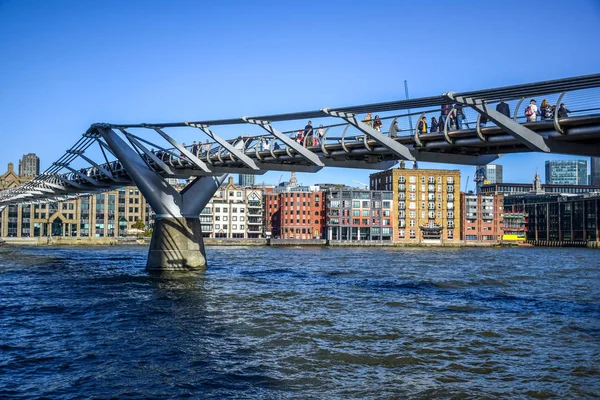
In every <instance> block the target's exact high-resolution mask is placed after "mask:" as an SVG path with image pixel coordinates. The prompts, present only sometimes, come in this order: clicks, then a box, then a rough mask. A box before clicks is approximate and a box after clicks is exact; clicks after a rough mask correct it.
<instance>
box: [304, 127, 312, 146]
mask: <svg viewBox="0 0 600 400" xmlns="http://www.w3.org/2000/svg"><path fill="white" fill-rule="evenodd" d="M304 137H305V138H306V140H305V141H306V147H311V146H312V145H313V126H312V121H308V124H306V126H305V127H304Z"/></svg>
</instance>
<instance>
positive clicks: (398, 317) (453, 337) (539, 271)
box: [0, 247, 600, 399]
mask: <svg viewBox="0 0 600 400" xmlns="http://www.w3.org/2000/svg"><path fill="white" fill-rule="evenodd" d="M145 257H146V249H144V248H139V247H110V248H85V247H77V248H69V247H55V248H52V247H40V248H12V247H11V248H8V247H3V248H0V287H1V289H0V290H1V291H0V300H1V301H0V317H1V318H0V398H16V399H19V398H81V397H84V398H126V399H142V398H143V399H146V398H219V399H220V398H234V399H235V398H240V399H242V398H243V399H245V398H249V397H258V398H274V399H281V398H299V397H300V398H360V399H379V398H403V397H413V398H440V397H441V398H484V399H485V398H490V399H493V398H506V397H518V398H526V397H530V398H548V397H559V398H598V397H600V368H598V365H600V274H599V272H600V263H599V262H598V252H597V251H592V250H587V249H403V248H393V249H385V248H383V249H354V248H349V249H335V248H263V247H260V248H256V247H252V248H246V247H236V248H218V247H212V248H209V249H208V258H209V259H210V261H211V264H210V267H209V269H208V270H207V271H206V272H205V273H201V274H185V275H171V276H162V277H161V276H153V275H148V274H147V273H145V271H144V269H143V266H144V264H145Z"/></svg>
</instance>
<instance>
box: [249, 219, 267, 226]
mask: <svg viewBox="0 0 600 400" xmlns="http://www.w3.org/2000/svg"><path fill="white" fill-rule="evenodd" d="M247 223H248V225H262V223H263V221H262V218H248V222H247Z"/></svg>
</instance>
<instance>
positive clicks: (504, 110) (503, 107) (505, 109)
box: [496, 100, 510, 118]
mask: <svg viewBox="0 0 600 400" xmlns="http://www.w3.org/2000/svg"><path fill="white" fill-rule="evenodd" d="M496 111H498V112H499V113H500V114H502V115H504V116H506V117H507V118H510V107H509V106H508V104H506V103H505V102H504V100H502V101H501V102H500V103H498V104H497V105H496Z"/></svg>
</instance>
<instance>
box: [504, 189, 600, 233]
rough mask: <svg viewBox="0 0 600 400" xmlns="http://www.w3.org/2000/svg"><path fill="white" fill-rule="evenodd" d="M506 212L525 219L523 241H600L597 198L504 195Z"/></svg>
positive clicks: (599, 202)
mask: <svg viewBox="0 0 600 400" xmlns="http://www.w3.org/2000/svg"><path fill="white" fill-rule="evenodd" d="M504 208H505V211H506V212H510V213H514V214H522V215H525V216H526V221H525V222H526V224H527V225H526V227H527V229H526V237H527V240H536V241H537V240H541V241H550V242H569V241H597V240H598V239H599V238H600V232H599V227H600V213H599V211H600V196H599V195H590V194H586V195H580V196H567V195H560V194H537V195H536V194H526V195H516V196H508V197H506V198H505V200H504Z"/></svg>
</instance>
